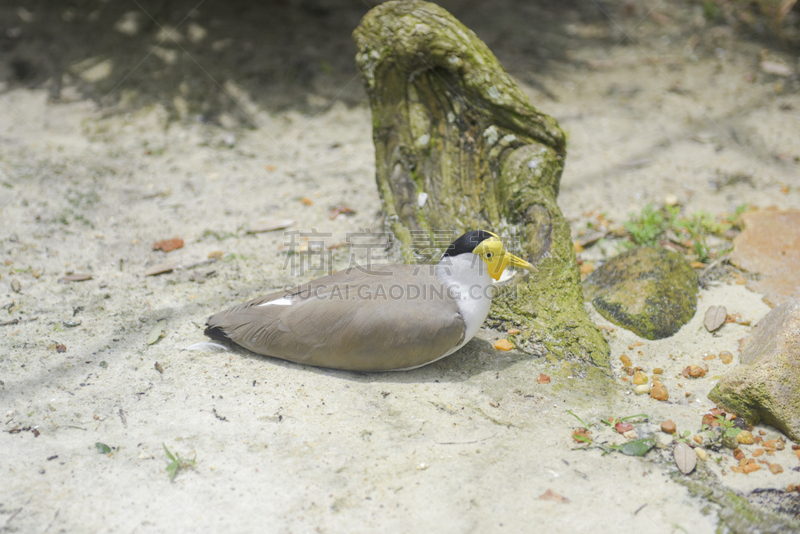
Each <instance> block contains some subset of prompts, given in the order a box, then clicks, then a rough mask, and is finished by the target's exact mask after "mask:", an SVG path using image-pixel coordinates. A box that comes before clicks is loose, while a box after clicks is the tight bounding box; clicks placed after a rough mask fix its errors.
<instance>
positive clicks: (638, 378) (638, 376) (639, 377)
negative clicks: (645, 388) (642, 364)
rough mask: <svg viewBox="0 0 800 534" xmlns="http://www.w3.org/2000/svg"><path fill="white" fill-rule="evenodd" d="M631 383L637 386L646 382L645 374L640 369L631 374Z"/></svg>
mask: <svg viewBox="0 0 800 534" xmlns="http://www.w3.org/2000/svg"><path fill="white" fill-rule="evenodd" d="M633 383H634V384H636V385H637V386H641V385H642V384H647V375H646V374H644V373H643V372H641V371H636V373H634V375H633Z"/></svg>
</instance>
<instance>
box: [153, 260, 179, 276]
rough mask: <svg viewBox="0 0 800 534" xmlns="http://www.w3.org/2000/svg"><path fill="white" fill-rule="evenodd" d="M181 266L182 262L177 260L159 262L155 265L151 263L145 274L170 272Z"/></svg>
mask: <svg viewBox="0 0 800 534" xmlns="http://www.w3.org/2000/svg"><path fill="white" fill-rule="evenodd" d="M180 266H181V264H180V262H177V261H169V262H165V263H157V264H155V265H151V266H150V267H148V268H147V270H146V271H145V272H144V275H145V276H154V275H156V274H164V273H168V272H170V271H172V270H174V269H177V268H178V267H180Z"/></svg>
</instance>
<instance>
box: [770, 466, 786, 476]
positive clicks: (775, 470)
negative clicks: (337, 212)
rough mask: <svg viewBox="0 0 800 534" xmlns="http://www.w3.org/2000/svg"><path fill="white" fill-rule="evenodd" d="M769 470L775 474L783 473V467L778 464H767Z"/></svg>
mask: <svg viewBox="0 0 800 534" xmlns="http://www.w3.org/2000/svg"><path fill="white" fill-rule="evenodd" d="M769 470H770V471H772V474H773V475H777V474H778V473H783V467H781V466H780V465H778V464H769Z"/></svg>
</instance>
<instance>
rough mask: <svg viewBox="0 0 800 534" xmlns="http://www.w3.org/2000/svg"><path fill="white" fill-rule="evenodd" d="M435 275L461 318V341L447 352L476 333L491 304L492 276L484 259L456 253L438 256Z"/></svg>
mask: <svg viewBox="0 0 800 534" xmlns="http://www.w3.org/2000/svg"><path fill="white" fill-rule="evenodd" d="M436 276H438V277H439V279H440V280H441V281H442V282H443V283H444V284H445V285H446V286H447V287H448V294H449V295H450V296H451V297H453V298H455V299H456V302H457V304H458V310H459V311H460V312H461V316H462V317H463V318H464V323H465V326H466V332H465V334H464V341H463V342H462V343H461V344H460V345H459V346H457V347H455V348H454V349H453V350H451V351H450V352H448V353H447V354H451V353H453V352H455V351H456V350H458V349H460V348H461V347H463V346H464V345H465V344H466V343H467V342H468V341H469V340H470V339H472V338H473V337H474V336H475V334H477V333H478V330H480V328H481V326H482V325H483V322H484V321H485V320H486V317H487V316H488V315H489V309H490V308H491V306H492V291H493V290H492V277H491V276H489V269H488V268H487V265H486V263H485V262H484V261H483V260H482V259H481V258H480V257H479V256H477V255H475V254H459V255H458V256H455V257H449V256H448V257H445V258H442V259H441V260H440V261H439V263H438V264H437V265H436Z"/></svg>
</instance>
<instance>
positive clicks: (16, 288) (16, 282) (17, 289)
mask: <svg viewBox="0 0 800 534" xmlns="http://www.w3.org/2000/svg"><path fill="white" fill-rule="evenodd" d="M11 289H13V290H14V292H15V293H19V292H20V291H22V284H20V283H19V280H17V279H16V278H14V279H13V280H12V281H11Z"/></svg>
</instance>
